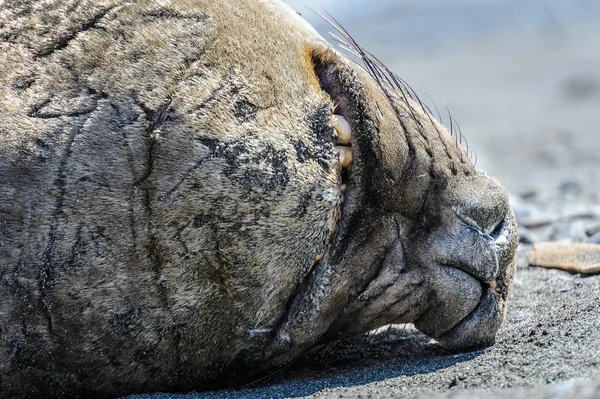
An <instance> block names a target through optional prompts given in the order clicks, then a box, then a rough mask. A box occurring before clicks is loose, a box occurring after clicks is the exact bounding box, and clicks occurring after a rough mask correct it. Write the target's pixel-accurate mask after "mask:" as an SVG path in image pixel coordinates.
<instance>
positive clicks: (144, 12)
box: [0, 0, 517, 397]
mask: <svg viewBox="0 0 600 399" xmlns="http://www.w3.org/2000/svg"><path fill="white" fill-rule="evenodd" d="M1 7H2V8H1V9H0V152H1V154H2V156H1V157H0V298H1V299H2V300H1V301H0V397H13V396H15V397H22V396H29V397H35V396H43V397H47V396H48V395H54V396H74V395H81V396H87V395H93V396H107V397H115V396H119V395H125V394H129V393H135V392H151V391H187V390H192V389H196V390H201V389H209V388H215V387H219V386H225V385H234V384H239V383H243V382H247V381H250V380H252V379H254V378H258V377H259V376H260V375H263V374H264V373H266V372H268V370H270V369H272V368H274V367H278V366H282V365H285V364H287V363H288V362H290V361H291V360H293V359H295V358H296V357H298V356H299V355H301V354H302V353H306V352H307V351H310V350H311V349H314V348H316V347H319V346H320V345H323V344H325V343H327V342H330V341H332V340H337V339H341V338H345V337H350V336H354V335H357V334H361V333H365V332H367V331H369V330H371V329H373V328H376V327H379V326H382V325H386V324H389V323H415V325H416V326H417V328H419V329H420V330H421V331H423V332H424V333H426V334H428V335H430V336H432V337H435V338H436V339H438V340H439V341H440V342H441V343H442V344H444V345H447V346H449V347H454V348H465V347H471V346H480V345H487V344H490V343H492V342H493V340H494V336H495V333H496V331H497V329H498V327H499V325H500V323H501V321H502V319H503V317H504V314H505V311H506V296H507V293H508V289H509V286H510V283H511V280H512V275H513V271H514V267H515V266H514V254H515V247H516V242H517V237H516V232H515V224H514V217H513V215H512V212H511V211H510V209H509V207H508V201H507V196H506V193H505V192H504V190H503V189H502V188H501V187H500V186H499V184H498V183H497V182H496V181H494V180H493V179H491V178H489V177H487V176H486V175H485V174H484V173H483V172H480V171H477V170H475V169H474V167H473V165H472V163H471V161H470V160H469V159H468V157H467V156H466V154H465V153H464V151H463V149H462V148H461V147H460V146H458V145H456V142H455V140H454V138H453V137H452V136H451V135H450V134H449V133H448V132H447V131H446V130H445V129H444V128H443V127H442V126H441V125H440V124H438V123H437V122H435V121H434V120H433V119H432V118H431V117H430V115H428V114H427V113H426V112H425V111H424V110H423V109H422V107H421V106H420V105H419V104H418V103H417V102H415V101H413V100H412V99H409V98H407V97H406V96H404V95H402V93H401V92H400V91H399V90H397V89H393V88H392V87H390V86H387V85H384V84H381V85H380V84H378V83H377V82H376V80H375V79H374V78H373V76H370V75H369V74H368V73H367V72H365V70H363V69H361V68H359V67H357V66H356V65H355V64H353V63H351V62H349V61H348V60H347V59H345V58H344V57H343V56H342V55H340V54H339V53H337V52H336V51H334V50H333V49H332V47H331V46H330V45H328V44H327V43H326V42H325V41H324V40H323V39H321V38H320V37H319V36H317V35H316V33H314V31H313V30H312V29H311V28H310V27H309V26H308V25H306V23H304V22H303V21H302V20H301V19H300V18H299V17H298V16H297V15H296V14H295V13H293V12H291V11H290V10H287V9H286V7H285V6H282V5H281V4H278V3H275V2H272V1H264V2H258V1H257V0H228V1H219V2H215V1H209V0H194V1H191V0H188V1H185V0H172V1H171V2H160V1H156V2H151V1H148V2H147V1H139V2H135V3H134V2H111V1H107V0H104V1H100V2H96V1H94V2H92V1H81V2H67V1H62V0H56V1H51V2H48V3H46V2H44V3H40V4H36V2H34V1H25V0H23V1H10V0H9V1H7V2H5V3H3V4H2V6H1ZM334 112H335V113H337V114H340V115H343V116H345V117H346V119H347V120H348V121H349V122H350V124H351V126H352V143H351V144H352V153H353V162H352V164H351V166H350V167H349V168H346V169H344V170H343V171H342V168H341V164H340V159H339V157H338V156H337V154H336V152H335V150H334V143H335V140H336V133H335V131H334V129H333V127H332V126H331V125H330V124H329V123H328V120H329V118H330V116H331V114H332V113H334ZM342 184H346V185H347V190H346V191H345V192H342V189H341V187H342ZM342 199H343V201H342ZM334 233H335V234H334ZM330 237H331V238H330ZM323 252H324V255H323V256H322V259H320V261H315V259H316V257H317V255H319V254H321V253H323ZM319 257H320V256H319Z"/></svg>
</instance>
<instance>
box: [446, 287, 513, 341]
mask: <svg viewBox="0 0 600 399" xmlns="http://www.w3.org/2000/svg"><path fill="white" fill-rule="evenodd" d="M481 285H482V293H481V299H480V300H479V302H478V303H477V306H476V307H475V309H473V310H472V311H471V312H470V313H469V314H468V315H467V316H466V317H465V318H463V319H462V320H461V321H460V322H458V324H456V325H455V326H453V327H452V328H451V329H450V330H448V331H446V332H445V333H443V334H442V335H440V336H438V337H436V339H437V340H438V341H439V342H440V343H441V344H442V345H444V346H445V347H448V348H450V349H461V350H462V349H469V348H481V347H483V346H490V345H493V344H494V342H495V336H496V332H497V330H498V328H499V327H500V324H501V323H502V320H503V319H504V313H505V312H506V301H505V300H504V299H503V295H502V294H501V293H499V292H498V288H497V286H496V285H495V283H481Z"/></svg>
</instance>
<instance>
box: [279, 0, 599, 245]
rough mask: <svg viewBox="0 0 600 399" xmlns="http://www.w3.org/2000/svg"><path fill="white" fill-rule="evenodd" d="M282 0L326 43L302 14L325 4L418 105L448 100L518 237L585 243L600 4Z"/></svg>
mask: <svg viewBox="0 0 600 399" xmlns="http://www.w3.org/2000/svg"><path fill="white" fill-rule="evenodd" d="M286 2H287V3H288V4H289V5H290V6H291V7H292V8H293V9H294V10H296V11H297V12H299V13H300V14H302V16H303V17H304V18H305V19H306V20H308V21H309V22H310V23H311V24H312V25H313V26H314V27H315V28H316V29H317V30H318V31H319V32H320V33H321V35H323V36H324V37H326V38H328V40H330V41H331V39H330V36H329V35H328V32H329V31H331V30H332V29H331V28H330V27H329V26H327V24H326V23H324V21H322V20H321V19H320V18H319V17H318V16H317V15H315V14H314V13H313V12H312V11H310V10H309V9H308V8H307V7H310V8H312V9H314V10H322V9H325V10H326V11H328V12H329V13H331V14H332V15H333V16H334V17H335V18H336V19H337V20H338V21H339V22H340V23H341V24H342V25H343V26H344V27H345V28H346V29H347V30H348V31H349V32H350V33H351V34H352V35H353V37H354V38H355V39H356V40H357V41H358V42H359V43H360V44H361V45H362V46H363V47H366V48H367V49H368V50H369V51H371V52H372V53H373V54H375V55H376V56H377V57H378V58H380V59H381V60H382V61H384V62H385V63H386V64H387V65H388V67H389V68H390V69H391V70H393V71H394V72H395V73H396V74H398V75H399V76H401V77H402V78H403V79H404V80H406V81H407V82H408V83H409V84H410V85H411V86H412V87H413V89H414V90H415V91H416V92H417V94H419V95H420V97H421V99H422V100H424V101H425V102H429V99H428V97H427V95H429V96H430V97H431V98H432V99H433V101H435V103H436V104H437V106H438V108H440V110H441V111H443V110H444V103H446V104H447V105H448V108H449V109H450V111H451V113H452V115H453V117H454V118H455V119H456V120H457V121H458V123H459V124H460V126H461V129H462V132H463V134H464V135H465V136H466V138H467V140H468V142H469V145H470V146H471V147H472V148H474V149H475V151H476V153H477V157H478V162H477V165H478V167H481V168H483V169H485V170H486V171H487V172H488V174H489V175H492V176H494V177H496V178H498V179H499V180H500V181H501V182H502V183H503V184H504V186H505V187H507V189H508V190H509V192H510V194H511V201H512V203H513V206H514V207H515V211H516V213H517V216H518V219H519V222H520V224H521V228H522V236H523V240H524V241H525V242H528V241H539V240H542V239H565V238H566V239H571V240H576V241H583V240H588V239H589V238H588V236H590V234H587V235H586V234H585V231H586V230H589V228H590V223H592V222H593V221H594V220H596V221H597V219H598V218H599V217H600V208H599V207H598V204H600V170H599V169H600V1H598V0H573V1H568V0H563V1H559V0H554V1H553V0H545V1H543V0H529V1H523V0H452V1H448V0H377V1H369V2H367V1H360V0H325V1H317V0H287V1H286ZM425 93H427V95H426V94H425ZM432 109H433V108H432ZM434 112H435V111H434ZM442 117H443V119H444V123H445V124H446V126H448V121H447V118H446V117H445V116H444V111H443V112H442ZM557 221H559V222H561V223H558V225H557V223H556V222H557ZM550 225H552V227H551V228H548V229H546V230H544V229H541V230H540V228H542V227H544V226H550ZM528 227H531V228H530V229H529V230H528ZM588 233H589V231H588Z"/></svg>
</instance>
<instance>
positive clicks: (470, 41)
mask: <svg viewBox="0 0 600 399" xmlns="http://www.w3.org/2000/svg"><path fill="white" fill-rule="evenodd" d="M291 3H293V5H294V6H295V7H296V8H297V9H298V10H299V11H301V12H302V14H303V15H304V16H305V17H307V18H308V19H310V20H311V22H313V23H315V24H317V23H318V20H316V19H315V17H314V16H313V15H311V14H310V12H309V11H307V10H306V9H304V8H303V7H300V6H298V4H300V3H303V2H302V1H300V0H294V1H291ZM315 3H316V4H318V3H319V2H313V4H312V6H314V5H315ZM332 3H336V2H335V1H333V2H332ZM365 3H366V2H365ZM450 3H451V5H450ZM524 3H525V5H524ZM337 4H338V5H337V6H335V4H334V5H332V6H328V7H329V8H328V10H329V11H331V12H332V13H334V14H335V15H336V17H338V19H340V21H341V22H344V23H345V25H346V27H347V28H348V29H349V30H350V31H351V32H352V33H353V34H354V35H355V36H356V39H357V40H359V41H360V42H361V43H362V44H363V45H364V46H365V47H367V48H369V49H370V50H371V51H372V52H373V53H375V54H377V55H378V56H380V58H382V59H383V60H385V61H386V62H387V63H388V64H389V66H390V67H391V69H392V70H394V71H395V72H396V73H398V74H399V75H400V76H402V77H403V78H404V79H405V80H407V81H408V82H409V83H410V84H411V85H412V86H413V88H414V89H415V90H417V92H418V93H422V92H423V90H424V91H426V92H427V93H428V94H429V95H430V96H431V97H432V98H433V99H434V100H435V102H436V103H437V104H438V107H439V108H440V109H444V105H443V101H445V102H446V103H447V104H448V107H449V108H450V110H451V111H452V115H453V116H454V118H456V119H457V120H458V121H459V123H460V126H461V128H462V131H463V134H464V135H465V136H466V137H467V139H468V140H469V145H470V146H472V147H473V148H474V149H475V150H476V152H477V155H478V159H479V160H478V166H480V167H482V168H483V169H485V170H487V172H488V174H490V175H492V176H495V177H497V178H498V179H499V180H500V181H501V182H502V183H503V184H504V185H505V187H507V189H508V190H509V192H510V194H511V201H512V203H513V206H514V208H515V212H516V214H517V217H518V221H519V224H520V233H521V237H522V244H521V246H520V249H519V263H518V271H517V274H516V278H515V283H514V287H513V290H512V293H511V297H510V304H509V305H510V308H509V312H508V317H507V320H506V322H505V323H504V325H503V327H502V328H501V330H500V332H499V334H498V338H497V343H496V345H494V346H493V347H491V348H487V349H483V350H479V351H476V352H471V353H448V352H446V351H445V350H444V349H443V348H441V347H440V346H439V345H438V344H436V343H435V342H434V341H432V340H430V339H429V338H427V337H425V336H423V335H422V334H420V333H418V332H417V331H415V330H414V329H413V328H411V327H410V326H397V327H394V328H393V329H391V330H389V331H387V330H385V331H382V332H380V333H378V334H372V335H371V336H369V338H368V339H365V338H363V337H360V338H357V339H355V340H353V341H350V342H345V343H342V344H340V345H331V346H329V347H327V348H326V349H325V350H323V351H322V352H321V353H320V354H318V355H313V356H311V357H310V358H305V359H301V360H299V361H298V362H297V363H296V364H295V365H294V366H293V367H292V368H291V369H288V370H286V371H284V372H282V373H280V374H278V375H276V376H274V377H272V378H271V379H269V380H265V381H261V382H260V383H258V384H255V385H253V386H249V387H246V388H245V389H242V390H237V391H217V392H208V393H198V394H188V395H162V394H155V395H149V396H136V398H141V397H144V398H149V397H152V398H175V397H177V398H186V399H191V398H246V397H252V398H283V397H305V396H310V397H315V398H317V397H318V398H341V397H343V398H385V397H399V396H408V397H413V396H415V395H417V397H419V398H425V397H440V398H477V397H526V398H530V399H533V398H559V397H565V398H600V277H599V276H596V277H584V276H581V275H571V274H568V273H565V272H561V271H555V270H544V269H537V268H531V267H529V266H528V265H527V261H526V257H527V254H528V253H529V251H530V250H531V245H530V243H531V242H535V241H543V240H571V241H587V240H592V241H595V242H600V233H598V234H597V235H595V236H592V237H588V235H587V234H586V230H587V231H588V233H590V234H591V233H593V232H594V230H598V231H600V170H599V169H600V4H598V2H597V1H595V0H594V1H574V2H560V1H545V2H516V1H511V0H497V1H493V0H489V1H485V2H475V1H468V0H464V1H452V2H442V1H439V0H438V1H436V0H428V1H422V2H416V1H391V0H389V1H382V2H381V3H380V4H379V2H378V5H377V6H373V5H370V6H368V7H366V6H365V5H362V6H361V5H360V4H361V2H358V1H349V2H347V3H343V2H340V1H338V2H337ZM344 4H346V5H344ZM361 7H362V8H361ZM315 21H316V22H315ZM319 27H320V29H321V31H322V29H323V28H322V25H319ZM422 97H424V98H425V99H426V98H427V96H425V95H423V96H422ZM444 112H445V111H444ZM444 119H445V122H446V125H448V123H447V118H444ZM490 391H492V392H494V393H495V394H494V395H493V396H492V395H491V393H490ZM434 393H435V395H434ZM432 395H434V396H432Z"/></svg>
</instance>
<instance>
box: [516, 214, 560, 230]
mask: <svg viewBox="0 0 600 399" xmlns="http://www.w3.org/2000/svg"><path fill="white" fill-rule="evenodd" d="M559 219H560V216H559V215H558V214H556V213H537V214H532V215H529V216H527V217H524V218H521V220H520V221H519V224H520V225H521V226H523V227H527V228H528V229H538V228H540V227H545V226H549V225H551V224H553V223H555V222H557V221H558V220H559Z"/></svg>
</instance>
